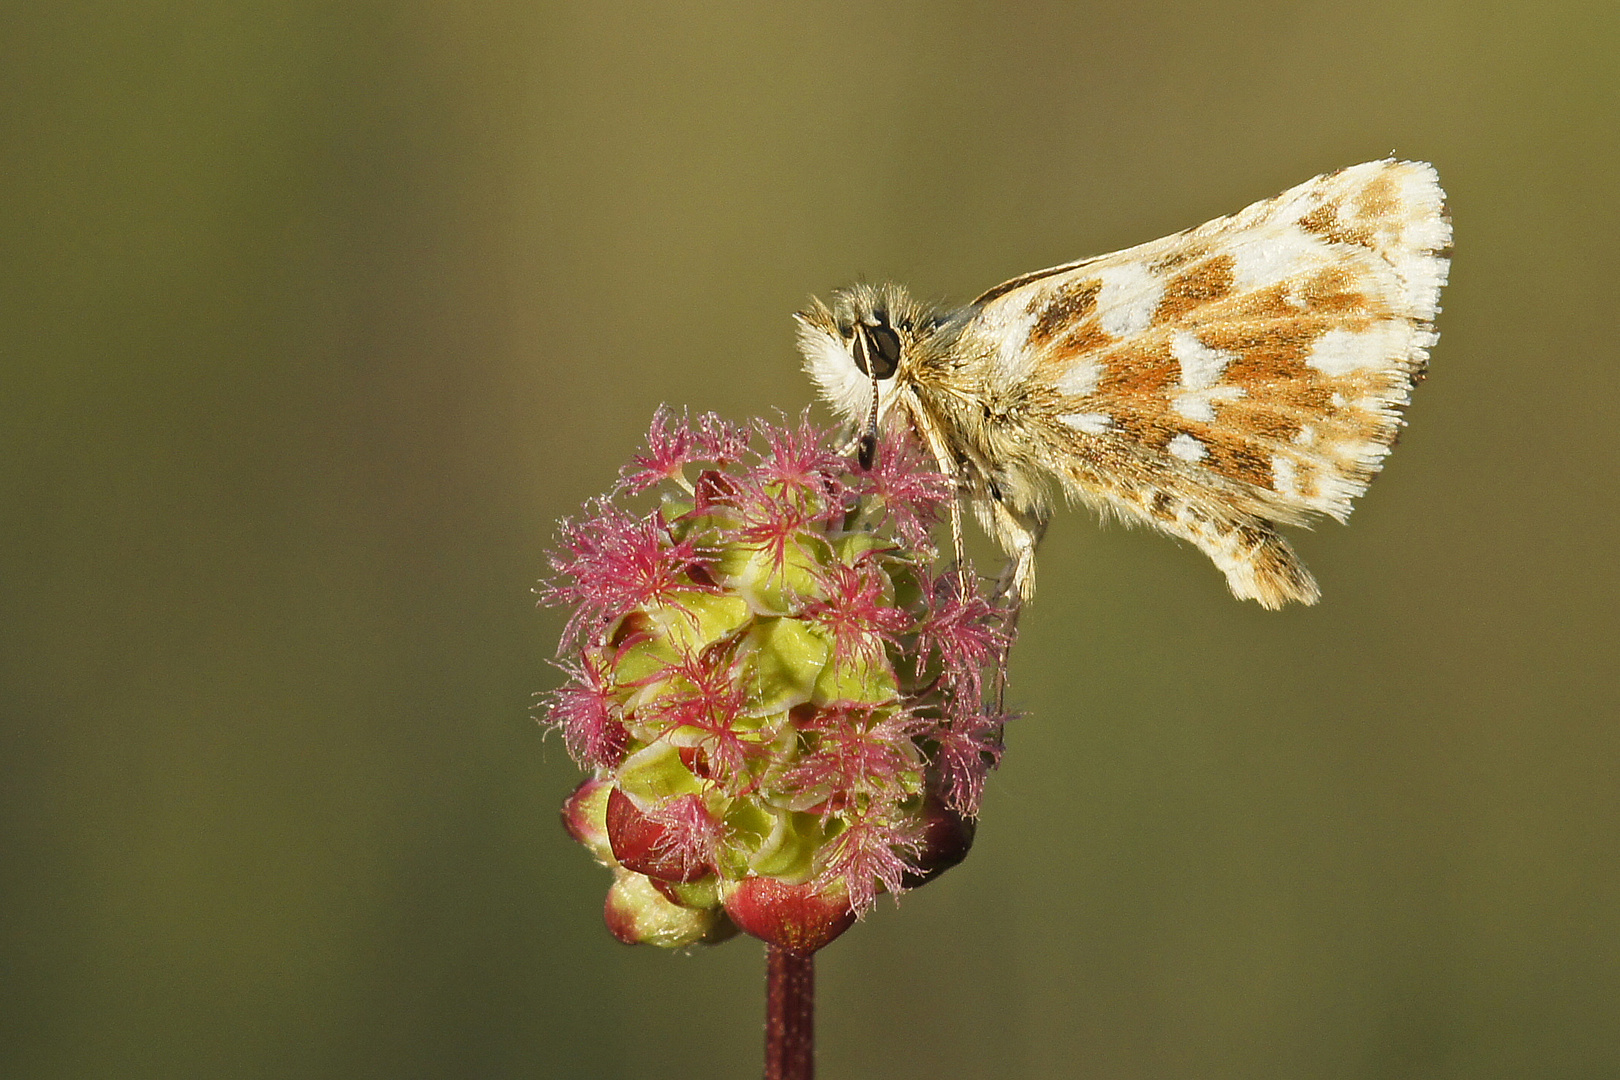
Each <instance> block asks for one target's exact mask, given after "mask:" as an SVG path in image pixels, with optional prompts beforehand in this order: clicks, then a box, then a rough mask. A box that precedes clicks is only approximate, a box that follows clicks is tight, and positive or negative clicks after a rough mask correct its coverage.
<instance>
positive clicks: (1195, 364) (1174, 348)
mask: <svg viewBox="0 0 1620 1080" xmlns="http://www.w3.org/2000/svg"><path fill="white" fill-rule="evenodd" d="M1170 355H1171V356H1174V357H1175V358H1176V362H1177V363H1179V364H1180V365H1181V386H1182V389H1184V390H1208V389H1209V388H1210V387H1212V386H1214V385H1215V384H1216V383H1217V382H1219V381H1220V379H1221V372H1223V371H1225V370H1226V365H1227V364H1230V363H1231V362H1232V354H1231V353H1229V352H1225V351H1223V350H1221V349H1212V348H1210V347H1209V346H1208V345H1205V344H1204V343H1203V342H1202V341H1199V340H1198V335H1197V334H1194V333H1193V332H1192V331H1190V330H1177V331H1176V332H1175V333H1174V334H1173V335H1171V338H1170Z"/></svg>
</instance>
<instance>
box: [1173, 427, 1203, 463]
mask: <svg viewBox="0 0 1620 1080" xmlns="http://www.w3.org/2000/svg"><path fill="white" fill-rule="evenodd" d="M1165 449H1166V450H1169V451H1170V452H1171V453H1172V454H1174V455H1175V456H1176V457H1178V458H1180V459H1181V460H1182V461H1203V460H1204V458H1205V457H1206V456H1208V454H1209V451H1208V450H1206V449H1205V448H1204V444H1203V443H1201V442H1199V441H1198V440H1197V439H1195V438H1193V437H1192V436H1191V435H1188V434H1187V433H1186V432H1183V433H1181V434H1180V435H1177V436H1176V437H1175V438H1173V439H1171V440H1170V445H1169V446H1167V447H1165Z"/></svg>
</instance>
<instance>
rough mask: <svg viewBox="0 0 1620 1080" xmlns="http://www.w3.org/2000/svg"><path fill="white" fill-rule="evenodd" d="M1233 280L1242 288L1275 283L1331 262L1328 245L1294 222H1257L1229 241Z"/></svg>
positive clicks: (1253, 287)
mask: <svg viewBox="0 0 1620 1080" xmlns="http://www.w3.org/2000/svg"><path fill="white" fill-rule="evenodd" d="M1231 254H1232V257H1233V260H1234V264H1233V267H1232V282H1233V284H1234V285H1235V286H1236V287H1237V288H1238V289H1242V290H1248V289H1259V288H1264V287H1265V286H1267V285H1275V284H1276V283H1277V282H1279V281H1282V280H1283V279H1284V278H1288V277H1292V276H1294V275H1295V274H1298V273H1299V272H1300V271H1301V270H1302V269H1306V268H1309V267H1313V266H1316V265H1319V264H1321V263H1324V262H1331V261H1332V259H1333V254H1332V252H1331V251H1329V250H1328V246H1327V245H1326V244H1324V243H1323V242H1322V241H1321V240H1319V239H1317V238H1316V237H1314V236H1312V235H1311V234H1310V233H1308V232H1306V231H1305V230H1304V229H1301V228H1300V227H1299V226H1297V225H1293V224H1284V223H1281V222H1267V223H1264V224H1261V225H1257V226H1256V227H1255V228H1254V229H1253V230H1252V231H1250V232H1248V233H1245V234H1243V235H1242V236H1241V238H1240V239H1239V240H1238V242H1236V243H1234V244H1233V245H1232V249H1231Z"/></svg>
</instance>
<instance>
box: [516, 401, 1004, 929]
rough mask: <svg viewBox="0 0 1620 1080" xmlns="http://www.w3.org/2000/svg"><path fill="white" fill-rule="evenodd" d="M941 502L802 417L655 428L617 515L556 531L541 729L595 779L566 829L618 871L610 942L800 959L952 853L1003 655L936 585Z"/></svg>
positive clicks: (964, 600) (974, 612) (909, 476)
mask: <svg viewBox="0 0 1620 1080" xmlns="http://www.w3.org/2000/svg"><path fill="white" fill-rule="evenodd" d="M750 437H752V438H753V439H754V440H755V441H757V442H758V443H760V444H762V446H763V448H762V449H761V450H759V451H757V452H756V451H753V450H751V449H750V445H751V444H750ZM655 489H657V490H659V491H660V492H661V494H660V496H659V499H658V501H657V502H656V504H654V505H652V506H650V507H648V508H646V509H644V510H641V511H639V512H638V511H636V510H633V509H631V508H630V507H629V506H628V505H626V503H625V501H624V500H627V499H631V498H636V497H647V498H650V497H651V496H650V493H651V492H653V491H654V490H655ZM950 490H951V488H950V484H949V482H948V480H947V479H946V478H945V477H942V476H940V475H938V474H937V473H934V472H931V471H929V470H927V469H925V468H923V466H922V464H921V459H920V457H919V456H918V455H917V453H916V452H915V450H914V449H911V448H909V447H908V445H907V444H906V443H905V442H904V441H903V440H901V439H899V438H890V439H887V440H886V441H885V442H884V444H883V445H882V447H881V453H880V454H879V456H878V458H877V461H876V462H875V463H874V465H873V467H872V468H871V469H866V470H863V469H860V468H858V467H857V466H856V464H855V463H854V462H852V461H850V460H848V459H846V458H844V457H842V456H840V455H839V454H837V453H835V452H834V451H833V450H832V449H831V446H830V443H829V441H828V439H827V437H826V436H825V435H824V434H823V433H822V432H820V431H818V430H816V428H815V427H814V426H813V425H812V424H811V423H810V421H809V419H808V417H800V418H799V419H798V421H797V422H796V423H793V424H788V423H782V424H771V423H763V422H761V423H756V424H755V425H754V426H753V428H752V430H751V431H750V430H749V429H745V428H742V427H738V426H736V425H731V424H727V423H725V422H724V421H722V420H720V419H719V418H717V417H715V416H713V415H705V416H702V417H699V418H698V419H697V420H696V421H695V422H693V421H691V420H689V419H688V418H686V417H684V416H682V417H679V418H677V417H676V416H674V415H673V414H672V413H670V412H669V411H668V410H665V409H660V410H659V411H658V413H657V415H656V416H654V418H653V423H652V427H651V430H650V431H649V433H648V438H647V446H646V448H645V449H644V451H643V452H642V453H640V454H638V455H637V456H636V457H635V459H634V461H633V463H632V464H631V465H630V466H627V467H626V468H625V470H624V471H623V474H622V476H621V479H620V481H619V484H618V487H617V489H616V490H615V491H614V493H613V494H612V495H610V496H607V497H604V498H601V499H597V500H594V501H592V502H591V503H589V504H587V506H586V508H585V513H584V514H583V515H581V516H580V517H579V518H577V519H573V520H569V521H565V522H564V523H563V524H562V527H561V530H560V532H561V537H560V544H559V549H558V551H557V552H556V553H555V554H553V555H552V557H551V566H552V571H553V576H552V578H551V580H550V581H549V582H548V583H547V585H546V586H545V588H544V589H543V596H544V599H545V600H546V601H547V602H549V603H552V604H556V605H561V606H566V607H569V608H571V609H572V610H571V613H570V616H569V620H568V623H567V627H566V629H565V631H564V635H563V644H562V649H561V651H562V652H563V653H564V657H563V659H562V660H561V662H560V664H559V667H561V669H562V670H563V671H564V672H565V673H566V674H567V682H566V683H565V684H564V685H563V686H562V687H561V688H560V689H558V690H556V691H554V692H552V693H551V694H550V695H549V696H548V698H547V711H546V716H545V721H546V722H547V723H548V724H549V725H551V726H553V727H555V728H557V729H559V730H560V731H561V732H562V735H563V740H564V742H565V744H566V745H567V747H568V750H569V753H570V754H572V755H573V757H574V758H575V760H577V761H578V762H579V763H580V764H581V765H582V766H585V767H586V768H589V769H591V770H592V772H593V777H592V779H591V780H590V781H588V782H587V784H586V785H585V786H582V788H581V789H580V792H578V793H576V794H575V796H573V797H572V798H571V799H570V801H569V803H568V806H567V808H566V810H565V818H566V820H567V821H568V823H569V829H570V831H571V832H572V833H573V834H574V835H575V836H576V837H577V838H579V839H581V840H582V842H584V843H586V844H587V846H589V847H590V849H591V850H592V852H593V853H594V854H595V855H596V856H597V857H598V858H599V859H601V860H602V861H604V862H605V863H607V864H608V865H609V866H611V867H612V868H613V870H614V874H615V883H614V886H613V888H612V889H611V890H610V895H609V901H608V907H607V917H608V923H609V926H610V928H611V929H612V930H613V932H614V933H615V934H617V935H618V936H619V937H621V938H623V939H624V940H630V941H646V942H652V943H656V944H661V945H671V946H678V945H685V944H690V943H692V942H695V941H716V940H720V939H722V938H723V937H725V936H727V934H728V933H729V932H734V925H733V924H735V926H741V927H742V928H743V929H745V930H747V931H748V932H749V933H752V934H755V935H756V936H761V937H765V938H766V939H767V940H771V941H773V942H776V943H777V944H780V945H783V946H784V947H788V948H793V949H796V950H800V951H810V950H813V949H815V948H819V947H820V946H821V945H823V944H825V943H826V942H827V941H830V940H831V939H832V938H833V937H836V936H837V935H838V934H839V933H842V932H843V930H844V929H846V928H847V927H848V925H849V923H850V922H851V921H853V919H854V918H855V917H856V916H858V915H859V914H861V913H862V912H864V911H866V910H867V909H869V908H870V907H871V906H872V904H873V903H874V902H875V900H876V897H877V896H878V895H879V894H881V893H883V892H889V893H895V894H897V893H899V892H901V891H903V890H904V889H906V888H909V887H915V886H916V885H917V884H920V883H922V882H925V881H927V880H930V879H931V878H932V877H933V876H934V875H937V874H938V873H939V872H940V871H942V870H943V869H945V868H946V867H948V866H950V865H953V864H954V863H955V862H957V861H960V859H961V858H962V857H963V856H964V855H965V854H966V851H967V846H968V845H969V844H970V843H971V840H972V833H973V830H972V820H971V819H972V818H973V817H974V816H975V815H976V814H977V812H978V807H979V803H980V800H981V797H982V793H983V789H984V780H985V777H986V775H987V774H988V773H989V771H990V770H991V769H992V768H994V767H995V765H996V764H997V762H998V761H999V760H1000V754H1001V736H1000V733H1001V726H1002V724H1003V722H1004V720H1005V717H1003V716H1002V715H1001V714H1000V713H998V712H997V711H995V710H994V709H991V708H989V707H987V705H986V703H985V702H984V700H983V697H984V694H983V689H984V685H985V683H984V674H983V673H984V671H985V670H986V669H987V668H991V667H994V666H995V665H997V664H1000V663H1002V662H1003V661H1004V659H1005V653H1006V649H1007V647H1008V645H1009V644H1010V631H1009V630H1008V629H1007V621H1006V619H1005V612H1004V611H1003V610H1002V609H1001V608H999V607H997V606H996V605H994V604H992V603H990V602H989V601H987V600H986V599H984V598H983V597H982V596H980V595H979V593H978V591H977V585H976V583H975V582H974V580H973V579H972V578H971V577H970V575H969V574H968V573H967V571H966V569H965V568H956V569H955V570H954V571H952V572H951V573H949V574H946V575H943V576H940V575H938V573H937V571H936V570H935V569H934V567H933V565H932V564H933V559H934V553H935V549H934V547H933V545H932V543H931V541H930V536H929V529H930V527H931V526H932V525H933V524H934V523H935V522H936V521H937V520H938V516H939V510H940V507H941V506H942V505H944V503H945V501H946V500H947V499H948V498H949V496H950Z"/></svg>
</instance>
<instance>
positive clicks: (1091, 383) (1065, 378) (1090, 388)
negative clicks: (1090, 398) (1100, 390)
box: [1052, 357, 1102, 397]
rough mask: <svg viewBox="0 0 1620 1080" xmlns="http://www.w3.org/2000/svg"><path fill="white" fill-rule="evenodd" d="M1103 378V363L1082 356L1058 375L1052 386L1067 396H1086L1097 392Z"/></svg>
mask: <svg viewBox="0 0 1620 1080" xmlns="http://www.w3.org/2000/svg"><path fill="white" fill-rule="evenodd" d="M1101 379H1102V365H1101V364H1099V363H1097V361H1095V360H1090V359H1086V358H1084V357H1082V358H1080V359H1078V360H1076V361H1075V362H1074V363H1073V364H1071V365H1070V366H1069V370H1067V371H1065V372H1064V373H1063V374H1062V375H1060V376H1059V377H1058V380H1057V382H1056V383H1054V384H1053V386H1052V388H1053V389H1054V390H1056V391H1057V392H1058V393H1060V394H1062V395H1063V396H1065V397H1085V396H1086V395H1087V394H1091V393H1095V392H1096V390H1097V383H1098V382H1099V381H1100V380H1101Z"/></svg>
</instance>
